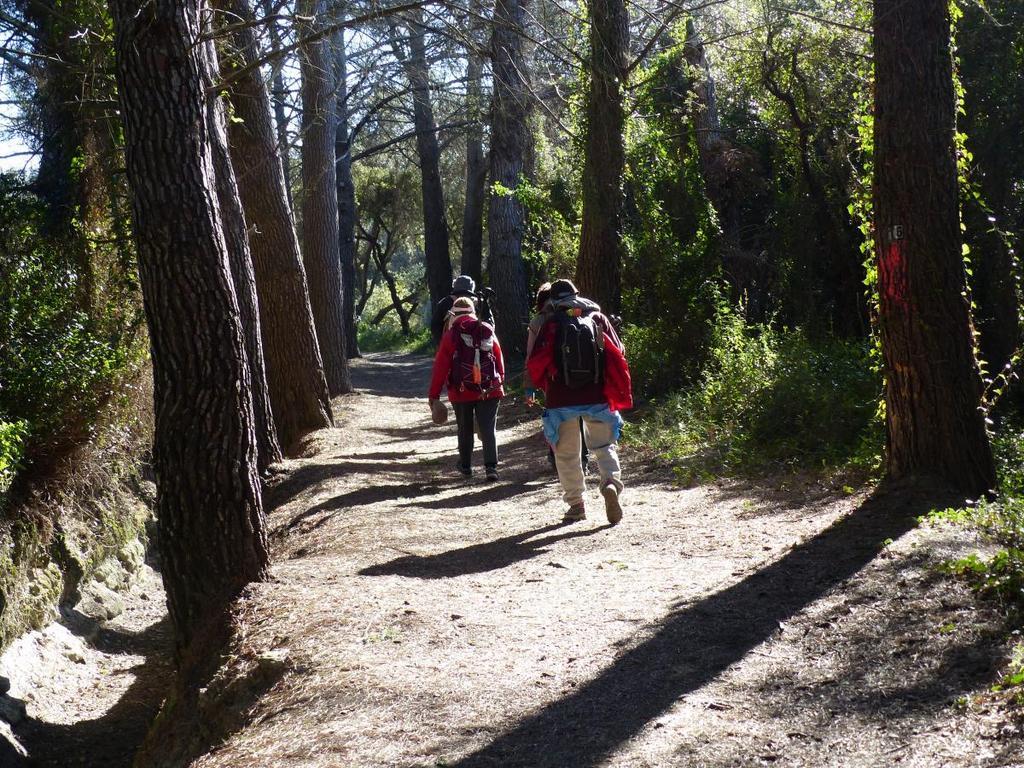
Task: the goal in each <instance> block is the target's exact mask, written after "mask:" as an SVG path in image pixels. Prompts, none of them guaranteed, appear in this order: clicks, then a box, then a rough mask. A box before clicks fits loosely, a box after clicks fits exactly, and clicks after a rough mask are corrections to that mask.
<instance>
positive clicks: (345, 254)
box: [334, 29, 361, 359]
mask: <svg viewBox="0 0 1024 768" xmlns="http://www.w3.org/2000/svg"><path fill="white" fill-rule="evenodd" d="M334 51H335V56H336V58H337V69H336V71H335V77H336V78H337V82H338V88H337V92H338V94H337V99H338V129H337V133H336V135H335V140H334V154H335V157H337V175H338V237H339V239H340V241H341V273H342V281H343V285H344V291H343V294H342V299H343V300H344V312H345V343H346V345H347V346H346V348H345V356H346V357H348V358H349V359H352V358H355V357H361V355H360V354H359V340H358V338H357V337H356V216H357V215H358V214H357V212H356V185H355V182H354V181H353V180H352V152H351V147H352V138H351V134H350V133H349V127H348V115H349V111H350V110H349V103H348V82H347V79H348V66H347V60H346V57H345V30H343V29H341V30H338V32H337V34H336V35H335V36H334Z"/></svg>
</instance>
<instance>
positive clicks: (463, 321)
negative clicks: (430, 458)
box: [427, 296, 505, 483]
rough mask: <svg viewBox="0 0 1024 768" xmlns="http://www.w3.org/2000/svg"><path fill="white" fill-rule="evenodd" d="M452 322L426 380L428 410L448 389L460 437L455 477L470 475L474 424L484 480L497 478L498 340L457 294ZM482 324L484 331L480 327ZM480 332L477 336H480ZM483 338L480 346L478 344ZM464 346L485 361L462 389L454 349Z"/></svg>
mask: <svg viewBox="0 0 1024 768" xmlns="http://www.w3.org/2000/svg"><path fill="white" fill-rule="evenodd" d="M449 314H450V315H451V324H450V327H449V329H448V331H447V332H445V333H442V335H441V343H440V345H439V346H438V348H437V354H436V355H435V356H434V369H433V372H432V375H431V378H430V390H429V392H428V394H427V398H428V402H429V404H430V407H431V410H433V409H434V407H435V403H436V402H437V401H438V400H440V398H441V390H442V389H444V388H446V387H447V389H448V402H450V403H451V404H452V410H454V411H455V421H456V424H457V433H458V439H459V462H458V470H459V473H460V474H462V475H463V476H464V477H470V476H471V475H472V474H473V470H472V466H471V459H472V456H473V422H474V420H475V421H476V426H477V427H478V429H479V434H480V442H481V443H482V444H483V449H484V470H485V472H486V476H487V482H490V483H493V482H496V481H497V480H498V444H497V434H496V426H497V418H498V403H499V402H500V401H501V398H502V397H504V396H505V390H504V389H503V387H502V384H503V382H504V380H505V361H504V359H503V358H502V354H501V345H500V344H499V343H498V337H497V336H494V334H493V329H492V328H491V326H490V325H489V324H487V323H484V322H483V321H481V320H479V319H478V318H477V317H476V312H475V309H474V307H473V300H472V299H470V298H469V297H468V296H460V297H459V298H457V299H456V300H455V302H454V304H453V305H452V308H451V310H450V312H449ZM481 326H482V327H483V328H482V329H481ZM481 330H482V333H481ZM481 336H482V337H483V339H484V341H483V343H482V344H481V343H478V342H479V341H480V339H479V338H478V337H481ZM464 339H469V342H471V343H475V344H476V349H474V350H471V352H474V353H477V354H476V359H477V360H478V361H479V360H480V359H481V358H486V360H485V361H484V370H483V371H480V370H479V369H480V365H479V363H478V365H477V366H476V368H477V369H478V370H477V371H476V375H475V377H474V378H472V381H475V382H478V383H477V384H476V385H472V386H470V385H467V383H464V382H462V381H461V376H462V374H461V372H460V371H459V367H461V363H460V359H459V355H458V353H459V348H458V345H460V344H464V343H467V342H465V341H464Z"/></svg>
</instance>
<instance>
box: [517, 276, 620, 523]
mask: <svg viewBox="0 0 1024 768" xmlns="http://www.w3.org/2000/svg"><path fill="white" fill-rule="evenodd" d="M548 301H549V302H550V304H551V313H550V317H549V318H548V319H547V320H546V321H545V322H544V324H543V325H542V326H541V328H540V330H539V332H538V334H537V340H536V343H535V344H534V345H533V349H532V351H531V354H530V356H529V358H528V359H527V363H526V365H527V369H528V370H529V373H530V378H531V379H532V381H533V383H534V384H535V385H536V386H537V387H538V388H540V389H542V390H543V391H544V400H545V406H546V408H545V410H544V416H543V422H544V437H545V438H546V439H547V441H548V443H549V444H550V445H552V446H554V449H555V468H556V469H557V470H558V480H559V482H560V483H561V486H562V491H563V496H562V498H563V499H564V500H565V503H566V504H568V505H569V509H568V511H567V512H566V513H565V517H564V518H563V519H564V521H565V522H567V523H574V522H577V521H578V520H583V519H585V518H586V516H587V512H586V503H585V502H584V499H583V495H584V492H585V491H586V478H585V477H584V474H583V468H582V467H581V466H580V430H579V428H578V427H577V422H578V420H579V419H581V418H582V419H583V424H584V428H585V432H586V440H587V445H589V446H590V450H591V451H593V452H594V454H595V455H596V456H597V465H598V469H599V470H600V473H601V483H600V486H599V487H600V491H601V495H602V496H603V497H604V506H605V514H606V515H607V517H608V522H609V523H611V524H612V525H615V524H616V523H618V522H619V521H620V520H621V519H622V504H621V502H620V498H619V497H620V496H621V494H622V489H623V484H622V469H621V467H620V465H619V453H618V439H619V434H620V432H621V430H622V414H621V411H622V410H624V409H627V408H632V407H633V395H632V386H631V382H630V375H629V366H628V365H627V363H626V356H625V349H624V347H623V345H622V342H621V341H620V340H619V336H618V333H616V331H615V328H614V327H613V325H612V322H611V320H609V319H608V318H607V317H606V316H605V315H603V314H602V313H601V308H600V307H599V306H598V305H597V304H595V303H594V302H593V301H590V300H589V299H585V298H583V297H581V296H580V295H579V292H578V291H577V290H576V286H575V285H573V284H572V282H571V281H570V280H556V281H555V282H554V283H552V284H551V294H550V296H549V299H548Z"/></svg>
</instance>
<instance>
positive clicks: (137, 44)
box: [110, 0, 267, 675]
mask: <svg viewBox="0 0 1024 768" xmlns="http://www.w3.org/2000/svg"><path fill="white" fill-rule="evenodd" d="M110 7H111V10H112V12H113V16H114V24H115V31H116V41H115V45H116V50H117V77H118V85H119V88H120V98H121V111H122V115H123V119H124V130H125V155H126V161H127V172H128V180H129V183H130V185H131V190H132V213H133V220H134V225H135V238H136V241H137V245H138V260H139V276H140V279H141V282H142V290H143V297H144V303H145V309H146V318H147V321H148V324H149V333H150V343H151V345H152V357H153V381H154V402H155V410H156V432H155V436H154V441H153V465H154V469H155V471H156V481H157V503H156V508H157V524H158V526H159V530H160V536H159V543H160V550H161V559H162V568H161V570H162V574H163V580H164V585H165V587H166V590H167V603H168V608H169V611H170V616H171V621H172V624H173V627H174V631H175V639H176V641H177V652H178V659H179V662H180V663H182V669H183V674H185V675H187V674H188V669H189V666H190V664H191V663H201V661H202V657H201V656H196V657H192V656H191V654H189V653H188V650H187V649H189V647H190V644H199V645H202V646H203V648H202V650H203V651H208V650H209V648H210V645H209V644H210V643H215V642H216V640H217V639H221V638H223V637H226V633H227V631H228V626H229V615H228V606H229V603H230V601H231V600H232V599H233V598H234V597H235V596H237V595H238V593H239V592H240V591H241V589H242V587H243V586H245V584H247V583H248V582H250V581H253V580H256V579H262V578H263V577H265V576H266V573H267V541H266V534H265V528H264V517H263V506H262V500H261V497H260V487H259V477H258V475H257V472H256V439H255V435H254V427H253V410H252V396H251V392H250V380H249V367H248V363H247V360H246V353H245V343H244V335H243V331H242V325H241V322H240V317H239V308H238V300H237V297H236V295H235V290H234V286H233V283H232V277H231V270H230V266H229V255H228V251H227V246H226V245H225V239H224V233H223V225H222V220H221V216H220V210H219V206H218V201H217V184H216V179H215V173H214V167H215V162H216V159H215V157H214V155H213V149H212V146H211V144H212V137H211V135H210V122H209V120H208V118H207V96H206V93H205V89H204V83H203V73H204V66H205V64H204V61H203V58H204V56H205V55H206V53H205V50H204V46H203V45H202V44H201V43H200V32H201V21H200V10H201V9H200V2H199V0H178V1H176V2H171V0H149V2H146V3H140V2H139V1H138V0H111V2H110ZM195 648H196V645H192V650H193V651H195Z"/></svg>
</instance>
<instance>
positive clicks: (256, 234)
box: [223, 0, 332, 455]
mask: <svg viewBox="0 0 1024 768" xmlns="http://www.w3.org/2000/svg"><path fill="white" fill-rule="evenodd" d="M223 6H224V7H226V8H227V9H228V10H229V11H230V12H231V13H232V14H233V15H234V17H236V18H238V19H241V20H243V21H247V20H251V19H252V14H251V11H250V9H249V5H248V2H247V0H224V1H223ZM231 44H232V48H233V50H232V55H231V56H230V57H229V59H228V60H229V62H230V63H231V65H234V64H236V63H237V65H238V66H240V67H242V66H245V65H246V64H251V63H252V62H253V61H255V60H256V59H257V58H258V56H259V48H258V46H257V44H256V37H255V35H254V34H253V31H252V29H251V28H248V27H246V28H243V29H239V30H237V31H236V32H234V33H233V34H232V38H231ZM230 98H231V104H232V108H233V110H234V114H235V117H237V118H238V119H237V120H234V121H232V122H230V123H229V124H228V137H229V139H230V144H231V159H232V163H233V164H234V168H235V172H236V174H237V179H238V191H239V193H240V196H241V200H242V205H243V208H244V209H245V216H246V219H247V221H248V222H249V245H250V250H251V252H252V264H253V270H254V273H255V277H256V292H257V296H258V299H259V302H258V304H259V309H260V325H261V329H262V338H263V350H264V357H265V358H266V371H267V385H268V389H269V392H270V404H271V410H272V411H273V414H274V423H275V424H276V426H277V432H278V437H279V438H280V441H281V444H282V446H283V447H284V449H285V450H286V451H288V452H289V454H291V455H295V452H296V451H297V450H298V447H299V440H300V439H301V438H302V437H303V436H304V435H306V434H308V433H309V432H312V431H313V430H316V429H323V428H324V427H328V426H330V425H331V424H332V419H331V403H330V396H329V395H328V393H327V381H326V379H325V378H324V369H323V361H322V360H321V358H320V348H319V346H318V344H317V338H316V331H315V330H314V328H313V313H312V309H311V308H310V304H309V292H308V289H307V286H306V271H305V269H304V268H303V266H302V258H301V256H300V254H299V239H298V237H297V236H296V234H295V226H294V224H293V222H292V216H291V208H290V206H289V203H288V199H287V194H286V184H285V176H284V168H283V166H282V162H281V153H280V151H279V145H278V144H277V142H276V140H275V136H274V125H273V120H272V119H271V114H270V100H269V97H268V94H267V88H266V85H265V84H264V82H263V78H262V77H261V75H260V72H259V70H258V69H252V70H250V71H249V74H248V75H246V76H244V77H242V78H240V79H238V80H236V81H235V82H234V83H233V84H232V88H231V92H230Z"/></svg>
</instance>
